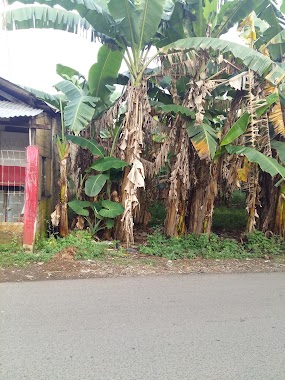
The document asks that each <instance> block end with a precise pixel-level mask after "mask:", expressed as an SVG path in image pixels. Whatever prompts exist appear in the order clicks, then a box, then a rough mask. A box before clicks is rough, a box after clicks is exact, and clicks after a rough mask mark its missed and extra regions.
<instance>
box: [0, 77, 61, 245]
mask: <svg viewBox="0 0 285 380" xmlns="http://www.w3.org/2000/svg"><path fill="white" fill-rule="evenodd" d="M58 127H59V119H58V115H57V114H56V113H55V112H54V111H53V110H52V109H51V108H50V107H49V106H48V105H47V104H46V103H44V102H43V101H40V100H38V99H37V98H36V97H35V96H34V95H33V94H31V93H30V92H28V91H26V90H25V89H23V88H21V87H19V86H17V85H15V84H13V83H11V82H9V81H7V80H6V79H3V78H0V244H1V243H5V242H11V241H12V240H17V241H18V242H21V243H23V245H24V246H25V247H27V248H29V249H32V247H33V245H34V241H35V238H36V237H37V236H38V235H41V234H43V233H44V232H45V231H46V225H47V221H49V220H50V214H51V212H52V210H53V208H54V206H55V204H56V201H57V198H58V191H59V190H58V184H57V182H58V178H57V175H55V173H58V160H57V159H56V156H55V152H54V148H53V147H54V144H53V136H54V135H56V134H57V130H58Z"/></svg>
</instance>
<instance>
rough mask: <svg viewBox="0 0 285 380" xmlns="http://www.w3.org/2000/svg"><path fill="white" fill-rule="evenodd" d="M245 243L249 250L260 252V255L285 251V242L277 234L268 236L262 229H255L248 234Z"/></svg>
mask: <svg viewBox="0 0 285 380" xmlns="http://www.w3.org/2000/svg"><path fill="white" fill-rule="evenodd" d="M246 238H247V242H245V243H244V245H245V247H246V249H247V250H248V251H249V252H259V253H260V255H264V254H269V255H279V254H284V253H285V243H284V241H283V240H281V239H279V238H278V237H276V236H272V237H271V238H267V237H266V236H265V235H264V234H263V233H262V232H261V231H255V232H252V233H250V234H247V235H246Z"/></svg>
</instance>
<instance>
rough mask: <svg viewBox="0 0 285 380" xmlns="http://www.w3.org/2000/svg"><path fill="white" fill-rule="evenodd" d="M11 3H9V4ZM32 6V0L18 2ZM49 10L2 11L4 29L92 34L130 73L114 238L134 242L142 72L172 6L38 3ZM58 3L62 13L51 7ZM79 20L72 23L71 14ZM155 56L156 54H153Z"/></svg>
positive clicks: (146, 117) (114, 0)
mask: <svg viewBox="0 0 285 380" xmlns="http://www.w3.org/2000/svg"><path fill="white" fill-rule="evenodd" d="M13 2H14V1H10V2H9V4H10V3H13ZM22 3H23V4H33V3H34V2H33V1H22ZM39 3H40V4H43V5H48V6H49V7H46V6H43V7H40V6H39V7H31V8H23V9H21V10H13V11H11V12H6V15H5V18H6V28H7V29H13V28H30V27H41V28H43V27H53V26H54V25H55V27H56V28H57V29H62V30H68V31H72V30H73V31H74V29H75V28H76V27H75V25H77V26H78V28H79V30H80V31H85V30H90V31H91V34H92V36H93V37H94V38H99V39H100V41H101V42H103V43H104V42H106V43H108V44H110V45H112V46H113V47H116V48H117V49H120V50H122V51H123V52H124V53H125V54H124V61H125V63H126V65H127V66H128V69H129V71H130V74H131V79H130V83H129V86H128V89H127V91H128V92H127V93H128V95H127V112H126V115H125V119H124V121H123V125H122V140H121V143H120V151H121V157H122V158H124V159H125V160H126V161H128V163H129V164H130V165H131V168H130V169H129V168H128V169H126V170H125V174H124V179H123V186H122V195H121V197H122V203H123V205H124V206H125V213H124V215H123V224H119V225H118V228H117V231H118V232H117V235H118V237H119V238H122V237H125V238H126V240H127V241H133V211H134V209H135V208H136V207H137V206H138V198H137V189H138V188H140V187H144V170H143V165H142V162H141V159H140V156H141V152H142V149H143V143H144V141H143V133H144V132H143V128H144V127H145V126H149V125H151V123H152V117H151V116H150V114H149V111H150V106H149V104H148V98H147V91H146V90H147V89H146V82H145V80H144V78H143V76H144V71H145V69H146V68H147V67H148V65H149V63H150V62H151V61H152V60H153V59H154V56H150V54H151V52H150V47H151V45H152V41H153V39H154V37H155V35H156V34H157V31H158V28H159V25H160V24H161V20H162V19H163V18H167V17H169V13H171V12H172V9H173V5H174V2H173V1H171V0H167V1H166V0H152V1H148V0H139V1H133V0H131V1H126V0H110V1H102V0H100V1H99V0H98V1H96V0H95V1H92V2H84V3H83V2H82V1H79V0H75V1H73V2H70V1H68V0H65V1H61V2H60V3H59V2H57V1H39ZM58 4H60V6H61V7H62V8H63V9H60V10H59V9H58V8H52V7H54V6H56V5H58ZM73 10H75V11H77V12H78V14H79V17H78V18H77V19H76V20H75V16H74V13H73V12H70V11H73ZM155 56H156V54H155Z"/></svg>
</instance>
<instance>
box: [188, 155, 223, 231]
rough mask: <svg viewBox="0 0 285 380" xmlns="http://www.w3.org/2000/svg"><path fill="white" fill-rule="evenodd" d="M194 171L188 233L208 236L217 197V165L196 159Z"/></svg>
mask: <svg viewBox="0 0 285 380" xmlns="http://www.w3.org/2000/svg"><path fill="white" fill-rule="evenodd" d="M195 169H196V176H197V183H196V185H195V186H194V187H193V188H192V189H191V191H190V197H189V208H188V213H189V225H188V231H189V232H190V233H194V234H196V235H199V234H201V233H207V234H210V233H211V229H212V219H213V210H214V202H215V198H216V195H217V180H218V170H217V165H216V164H211V163H209V162H207V161H205V160H203V161H201V160H200V159H199V158H198V159H196V164H195Z"/></svg>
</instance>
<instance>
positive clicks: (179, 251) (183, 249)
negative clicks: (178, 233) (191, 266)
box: [140, 232, 285, 260]
mask: <svg viewBox="0 0 285 380" xmlns="http://www.w3.org/2000/svg"><path fill="white" fill-rule="evenodd" d="M247 239H248V241H247V242H246V243H243V244H242V243H238V242H237V241H236V240H234V239H225V238H221V237H218V236H217V235H215V234H211V235H210V236H208V235H206V234H202V235H200V236H196V235H194V234H189V235H186V236H185V237H181V238H169V239H168V238H166V237H165V236H163V235H162V234H160V233H159V232H155V233H154V234H153V235H150V236H149V238H148V241H147V244H146V245H145V246H141V247H140V252H142V253H144V254H149V255H154V256H160V257H165V258H167V259H170V260H176V259H180V258H187V259H190V258H195V257H203V258H212V259H228V258H232V259H233V258H235V259H242V258H247V257H251V258H252V257H262V256H263V255H264V254H265V253H270V254H272V255H279V254H284V253H285V245H284V243H283V242H282V241H281V240H278V239H277V238H272V239H268V238H266V237H265V236H264V235H263V234H262V233H261V232H255V233H252V234H249V235H248V236H247Z"/></svg>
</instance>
